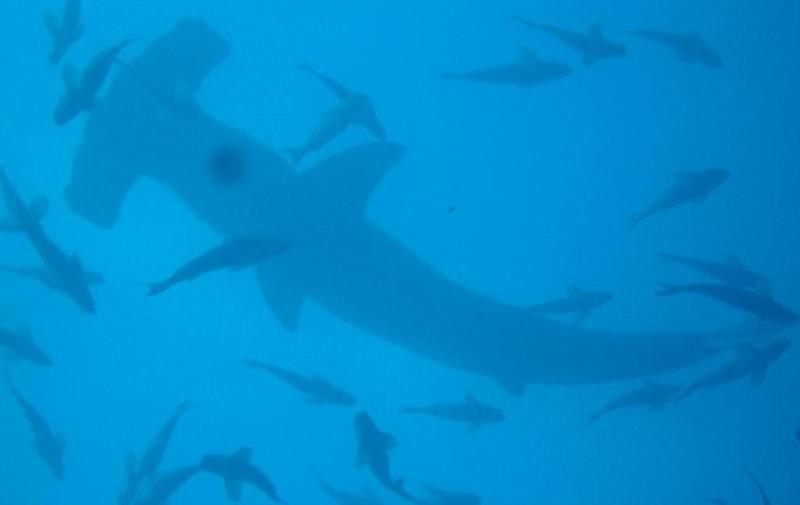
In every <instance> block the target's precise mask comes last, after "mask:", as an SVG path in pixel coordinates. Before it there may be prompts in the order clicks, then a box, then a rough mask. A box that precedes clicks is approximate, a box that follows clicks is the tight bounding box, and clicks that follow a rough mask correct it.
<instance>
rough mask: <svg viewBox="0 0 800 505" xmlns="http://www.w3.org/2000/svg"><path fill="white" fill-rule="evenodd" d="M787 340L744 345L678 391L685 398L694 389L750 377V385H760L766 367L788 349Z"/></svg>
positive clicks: (764, 376) (680, 396) (764, 375)
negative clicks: (726, 359) (730, 358)
mask: <svg viewBox="0 0 800 505" xmlns="http://www.w3.org/2000/svg"><path fill="white" fill-rule="evenodd" d="M789 346H790V343H789V342H788V341H787V340H776V341H774V342H770V343H768V344H764V345H762V346H760V347H756V346H745V347H743V348H741V349H740V350H739V353H738V355H737V356H735V357H734V358H733V359H732V360H731V361H729V362H727V363H725V364H723V365H722V366H721V367H719V368H716V369H714V370H712V371H711V372H709V373H708V374H706V375H704V376H702V377H700V378H699V379H697V380H696V381H694V382H693V383H691V384H690V385H689V386H688V387H686V388H684V390H683V391H682V392H681V393H680V395H679V397H678V398H679V399H680V398H685V397H687V396H689V395H690V394H692V393H694V392H695V391H698V390H701V389H708V388H711V387H716V386H721V385H723V384H730V383H731V382H735V381H738V380H741V379H745V378H747V377H750V385H751V386H753V387H755V386H758V385H760V384H761V383H762V382H763V381H764V379H765V378H766V376H767V369H768V368H769V367H770V365H772V364H773V363H774V362H776V361H777V360H778V359H779V358H780V357H781V356H783V353H785V352H786V350H787V349H789Z"/></svg>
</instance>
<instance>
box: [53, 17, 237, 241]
mask: <svg viewBox="0 0 800 505" xmlns="http://www.w3.org/2000/svg"><path fill="white" fill-rule="evenodd" d="M228 51H229V48H228V44H227V42H226V41H225V40H224V39H223V38H222V37H220V36H219V35H218V34H216V33H215V32H214V31H213V30H211V29H210V28H209V27H208V26H206V25H205V24H203V23H202V22H200V21H197V20H192V19H184V20H182V21H180V22H179V23H178V25H177V26H176V27H175V28H174V29H173V30H172V31H171V32H169V33H168V34H166V35H164V36H163V37H161V38H160V39H158V40H156V41H155V42H154V43H153V44H152V45H150V46H149V47H148V48H147V49H146V50H145V51H144V53H143V54H142V55H141V56H139V57H138V58H136V59H135V60H134V61H132V62H131V63H129V64H127V65H126V66H124V67H123V68H122V69H121V70H120V72H119V73H118V74H117V75H116V77H115V78H114V80H113V82H112V83H111V85H110V86H109V91H108V95H107V97H106V98H105V99H104V100H103V107H101V108H98V109H96V110H94V111H92V114H91V115H90V117H89V120H88V122H87V124H86V131H85V134H84V139H83V143H82V144H81V146H80V148H79V149H78V152H77V154H76V156H75V160H74V163H73V173H72V180H71V181H70V184H69V186H68V187H67V189H66V191H65V193H66V199H67V201H68V202H69V204H70V206H71V207H72V209H73V210H74V211H75V212H77V213H78V214H80V215H81V216H83V217H84V218H86V219H88V220H89V221H91V222H93V223H95V224H96V225H98V226H105V227H111V226H113V225H114V223H115V222H116V221H117V218H118V215H119V211H120V206H121V204H122V200H123V199H124V197H125V194H126V193H127V192H128V190H129V189H130V188H131V186H132V185H133V183H134V182H135V181H136V179H137V178H138V176H139V175H140V174H141V173H142V171H143V169H144V168H145V167H143V166H142V165H143V163H139V162H137V158H138V153H137V152H136V150H137V148H136V146H131V145H130V144H129V143H128V140H127V137H128V136H127V135H123V134H121V131H120V130H122V129H125V130H133V131H136V130H145V131H147V130H148V129H149V128H151V125H152V124H154V122H155V121H156V118H157V117H158V114H159V113H160V111H163V109H164V107H165V102H166V101H172V100H175V101H176V102H177V93H178V91H179V90H180V91H182V92H183V93H184V94H186V93H190V94H193V93H194V92H195V91H196V90H197V88H198V87H199V86H200V84H201V83H202V81H203V79H204V78H205V76H206V75H207V74H208V73H209V72H210V71H211V70H212V69H213V68H214V67H215V66H216V65H217V64H219V63H220V62H221V61H222V60H224V59H225V57H226V56H227V54H228Z"/></svg>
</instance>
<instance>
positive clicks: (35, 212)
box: [28, 196, 50, 221]
mask: <svg viewBox="0 0 800 505" xmlns="http://www.w3.org/2000/svg"><path fill="white" fill-rule="evenodd" d="M48 210H50V200H48V199H47V198H46V197H44V196H42V197H39V198H37V199H36V200H34V201H32V202H31V204H30V205H29V206H28V215H29V216H30V217H31V219H33V220H34V221H41V220H42V218H43V217H44V216H45V215H47V211H48Z"/></svg>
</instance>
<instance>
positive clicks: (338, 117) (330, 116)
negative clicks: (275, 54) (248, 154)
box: [285, 64, 386, 165]
mask: <svg viewBox="0 0 800 505" xmlns="http://www.w3.org/2000/svg"><path fill="white" fill-rule="evenodd" d="M297 67H298V68H299V69H300V70H301V71H303V72H306V73H308V74H310V75H312V76H314V77H316V78H317V79H319V80H320V82H322V83H323V84H324V85H325V86H326V87H327V88H328V89H329V90H330V91H331V92H332V93H333V94H334V95H336V97H337V98H338V99H339V103H338V104H336V106H335V107H333V108H332V109H330V110H328V111H326V112H325V113H323V114H322V117H320V119H319V123H318V124H317V127H316V128H315V129H314V131H313V132H312V133H311V135H310V136H309V137H308V139H307V140H306V141H305V143H304V144H303V145H301V146H300V147H296V148H291V149H286V150H285V152H286V153H287V154H288V155H289V156H290V157H291V159H292V163H293V164H295V165H296V164H297V163H299V162H300V160H302V159H303V158H304V157H305V156H306V155H307V154H308V153H310V152H314V151H318V150H320V149H322V147H324V146H325V145H326V144H327V143H328V142H330V141H331V140H333V139H334V138H335V137H337V136H339V135H340V134H341V133H343V132H344V131H345V130H347V128H348V127H349V126H350V125H351V124H352V125H357V126H360V127H362V128H364V129H366V130H367V131H369V132H370V133H371V134H372V135H373V136H374V137H375V138H378V139H381V140H383V139H385V138H386V131H385V130H384V128H383V125H382V124H381V122H380V120H379V119H378V115H377V114H376V113H375V106H374V105H373V104H372V100H371V99H370V98H369V97H368V96H367V95H365V94H364V93H354V92H352V91H350V90H349V89H347V87H345V86H344V85H343V84H342V83H340V82H338V81H336V80H335V79H333V78H332V77H329V76H327V75H325V74H321V73H320V72H318V71H316V70H315V69H314V68H312V67H311V66H310V65H308V64H302V65H298V66H297Z"/></svg>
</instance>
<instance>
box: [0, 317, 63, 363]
mask: <svg viewBox="0 0 800 505" xmlns="http://www.w3.org/2000/svg"><path fill="white" fill-rule="evenodd" d="M0 349H4V350H5V351H6V352H7V353H9V354H10V355H11V356H13V357H15V358H19V359H22V360H25V361H29V362H31V363H34V364H36V365H41V366H51V365H52V364H53V362H52V360H50V357H49V356H48V355H47V354H46V353H45V352H44V351H43V350H42V348H40V347H39V346H38V345H37V344H36V342H34V340H33V337H32V336H31V334H30V332H29V331H28V329H27V328H25V327H24V326H19V327H18V328H17V329H16V331H12V330H9V329H7V328H3V327H0Z"/></svg>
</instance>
